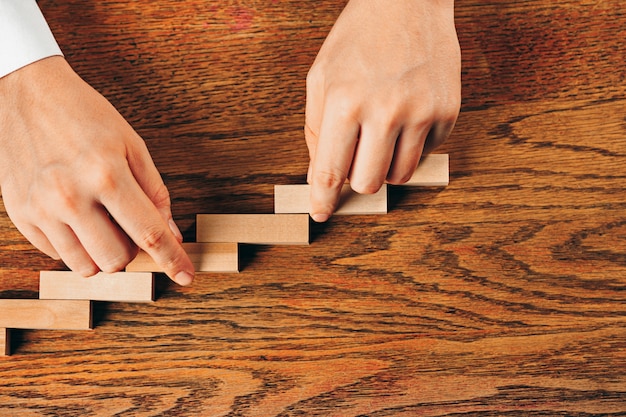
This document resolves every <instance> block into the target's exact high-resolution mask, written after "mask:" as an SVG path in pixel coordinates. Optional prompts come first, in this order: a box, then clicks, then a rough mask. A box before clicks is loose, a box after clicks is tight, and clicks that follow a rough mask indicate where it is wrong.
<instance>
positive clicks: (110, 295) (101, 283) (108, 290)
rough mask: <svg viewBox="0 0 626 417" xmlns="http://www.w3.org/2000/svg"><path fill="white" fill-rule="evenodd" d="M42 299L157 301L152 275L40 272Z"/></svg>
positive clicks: (148, 273)
mask: <svg viewBox="0 0 626 417" xmlns="http://www.w3.org/2000/svg"><path fill="white" fill-rule="evenodd" d="M39 298H41V299H48V300H49V299H56V300H94V301H117V302H150V301H154V276H153V274H152V273H150V272H116V273H113V274H107V273H104V272H100V273H98V274H96V275H94V276H92V277H89V278H85V277H83V276H82V275H80V274H78V273H76V272H72V271H41V272H40V273H39Z"/></svg>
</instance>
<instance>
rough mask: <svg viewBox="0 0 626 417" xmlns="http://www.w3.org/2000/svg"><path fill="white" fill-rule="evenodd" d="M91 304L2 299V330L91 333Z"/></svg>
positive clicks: (0, 322) (0, 318) (82, 301)
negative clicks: (85, 331) (53, 330)
mask: <svg viewBox="0 0 626 417" xmlns="http://www.w3.org/2000/svg"><path fill="white" fill-rule="evenodd" d="M91 317H92V315H91V301H88V300H30V299H28V300H21V299H19V300H16V299H0V328H7V329H47V330H51V329H58V330H88V329H91V327H92V319H91Z"/></svg>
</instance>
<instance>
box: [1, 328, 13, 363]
mask: <svg viewBox="0 0 626 417" xmlns="http://www.w3.org/2000/svg"><path fill="white" fill-rule="evenodd" d="M10 354H11V331H10V330H9V329H5V328H0V356H9V355H10Z"/></svg>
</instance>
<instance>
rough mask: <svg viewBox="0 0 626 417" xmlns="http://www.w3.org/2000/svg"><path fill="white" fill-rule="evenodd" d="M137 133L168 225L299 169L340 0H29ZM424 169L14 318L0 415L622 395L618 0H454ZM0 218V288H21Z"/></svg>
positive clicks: (254, 201) (462, 403) (601, 402)
mask: <svg viewBox="0 0 626 417" xmlns="http://www.w3.org/2000/svg"><path fill="white" fill-rule="evenodd" d="M40 4H41V6H42V8H43V9H44V11H45V13H46V15H47V17H48V19H49V21H50V24H51V26H52V28H53V30H54V32H55V33H56V35H57V38H58V40H59V42H60V43H61V44H62V46H63V49H64V51H65V53H66V55H67V58H68V60H69V61H70V62H71V63H72V65H73V66H74V67H75V69H76V70H77V71H78V72H79V74H81V75H82V76H83V77H84V78H85V79H86V80H87V81H88V82H90V83H92V85H94V86H95V87H96V88H97V89H98V90H99V91H101V92H102V93H103V94H104V95H105V96H106V97H107V98H109V99H110V100H111V101H112V102H113V103H114V104H115V105H116V106H117V108H118V109H119V110H120V112H121V113H122V114H123V115H124V116H125V117H127V118H128V119H129V120H130V122H131V123H132V124H133V126H134V127H135V128H136V129H137V130H138V132H139V133H140V134H141V135H142V136H143V137H144V138H145V139H146V141H147V143H148V146H149V148H150V150H151V152H152V155H153V158H154V160H155V162H156V164H157V166H158V168H159V169H160V170H161V172H162V175H163V177H164V179H165V182H166V184H167V185H168V187H169V189H170V191H171V194H172V197H173V203H174V207H173V209H174V215H175V217H176V219H177V220H178V222H179V223H180V225H181V226H182V228H183V229H184V234H185V236H186V238H187V239H188V240H192V239H193V236H194V227H195V226H194V216H195V214H197V213H270V212H271V211H272V207H273V205H272V204H273V200H272V187H273V185H274V184H288V183H299V182H302V181H303V180H304V178H305V173H306V167H307V162H308V161H307V151H306V146H305V144H304V139H303V133H302V125H303V120H304V114H303V111H304V98H305V96H304V89H305V76H306V72H307V70H308V68H309V66H310V64H311V63H312V62H313V59H314V57H315V54H316V52H317V50H318V48H319V47H320V45H321V43H322V41H323V39H324V37H325V35H326V34H327V32H328V30H329V29H330V27H331V25H332V23H333V22H334V20H335V18H336V17H337V16H338V14H339V13H340V11H341V9H342V7H343V5H344V2H343V1H323V2H301V1H295V0H284V1H248V2H246V1H239V0H231V1H226V2H218V1H198V0H191V1H172V0H170V1H159V2H140V1H122V0H103V1H97V2H85V1H79V0H74V1H53V0H45V1H43V0H42V1H41V2H40ZM456 9H457V29H458V32H459V37H460V42H461V46H462V49H463V106H462V113H461V115H460V118H459V121H458V124H457V127H456V129H455V131H454V133H453V135H452V137H451V138H450V139H449V141H448V142H447V143H446V144H445V145H444V146H443V147H442V148H440V149H439V151H440V152H447V153H449V154H450V156H451V183H450V185H449V186H448V187H446V188H437V189H404V188H394V189H393V190H392V192H391V211H390V213H389V214H387V215H381V216H350V217H335V218H333V219H332V220H331V221H330V222H329V223H328V224H327V225H323V226H314V227H313V233H312V235H313V241H312V244H311V245H310V246H309V247H279V246H276V247H256V246H247V247H244V248H243V255H242V264H243V265H242V266H243V270H242V272H241V273H240V274H235V275H228V274H201V275H199V276H198V277H197V281H196V283H195V284H194V285H193V286H191V287H188V288H180V287H176V286H174V285H170V284H168V282H167V280H165V279H159V288H160V290H159V297H158V301H157V302H156V303H154V304H151V305H143V304H142V305H138V304H123V303H118V304H113V303H111V304H108V303H98V304H97V305H96V313H97V317H96V327H95V329H94V330H93V331H89V332H78V331H76V332H66V331H63V332H60V331H57V332H55V331H19V332H18V331H16V332H14V334H13V336H14V339H15V340H14V343H13V351H14V353H13V356H11V357H8V358H0V415H3V416H5V415H9V416H11V415H19V416H23V415H41V416H44V415H45V416H50V415H58V416H75V415H81V416H95V415H133V416H135V415H136V416H157V415H159V416H187V415H189V416H361V415H367V416H418V415H419V416H434V415H458V414H464V415H490V416H496V415H514V416H522V415H524V416H525V415H584V416H588V415H612V414H615V415H625V414H626V375H625V374H626V320H625V315H626V293H625V287H626V187H625V186H624V184H625V181H626V163H625V162H626V158H625V157H624V156H625V155H626V86H625V83H626V65H625V64H624V63H625V62H626V40H625V39H626V7H625V6H624V5H623V2H622V1H621V0H607V1H585V2H581V1H573V0H572V1H569V0H559V1H553V0H536V1H523V2H520V1H513V0H509V1H500V0H498V1H495V0H494V1H459V2H457V6H456ZM62 267H63V265H61V264H59V263H57V262H54V261H51V260H49V259H46V258H45V257H44V256H43V255H41V254H39V253H38V252H37V251H36V250H34V249H33V248H32V247H31V246H30V245H29V244H28V242H27V241H26V240H25V239H24V238H23V237H21V235H20V234H19V233H18V232H17V231H16V229H15V228H13V226H12V225H11V223H10V221H9V220H8V218H7V217H6V214H5V213H4V211H2V213H0V297H5V298H6V297H36V296H37V274H38V271H39V270H40V269H58V268H62Z"/></svg>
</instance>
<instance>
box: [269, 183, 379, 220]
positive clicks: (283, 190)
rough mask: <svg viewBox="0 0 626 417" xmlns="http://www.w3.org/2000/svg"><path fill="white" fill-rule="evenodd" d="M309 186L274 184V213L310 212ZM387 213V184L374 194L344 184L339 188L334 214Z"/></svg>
mask: <svg viewBox="0 0 626 417" xmlns="http://www.w3.org/2000/svg"><path fill="white" fill-rule="evenodd" d="M310 193H311V186H310V185H308V184H295V185H275V186H274V212H275V213H310V211H311V205H310ZM385 213H387V185H386V184H383V186H382V187H381V189H380V190H379V191H378V192H377V193H375V194H359V193H357V192H355V191H353V190H352V188H350V185H349V184H345V185H344V186H343V188H342V189H341V196H340V199H339V206H338V207H337V210H336V211H335V214H385Z"/></svg>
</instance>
